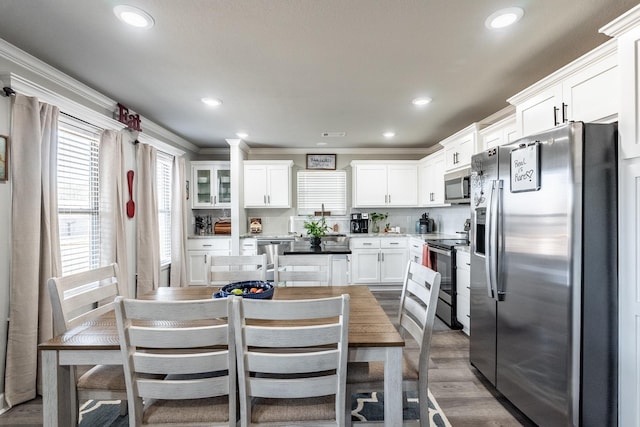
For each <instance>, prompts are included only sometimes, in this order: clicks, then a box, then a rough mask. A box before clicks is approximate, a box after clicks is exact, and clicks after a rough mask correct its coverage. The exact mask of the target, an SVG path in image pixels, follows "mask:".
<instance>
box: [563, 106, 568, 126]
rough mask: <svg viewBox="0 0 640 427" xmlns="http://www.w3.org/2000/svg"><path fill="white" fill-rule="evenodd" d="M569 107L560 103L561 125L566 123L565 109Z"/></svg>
mask: <svg viewBox="0 0 640 427" xmlns="http://www.w3.org/2000/svg"><path fill="white" fill-rule="evenodd" d="M568 106H569V105H568V104H565V103H564V102H563V103H562V123H566V122H567V107H568Z"/></svg>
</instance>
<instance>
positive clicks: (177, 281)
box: [169, 156, 187, 287]
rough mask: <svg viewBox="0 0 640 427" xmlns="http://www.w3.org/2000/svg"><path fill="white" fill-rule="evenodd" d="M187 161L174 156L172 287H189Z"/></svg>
mask: <svg viewBox="0 0 640 427" xmlns="http://www.w3.org/2000/svg"><path fill="white" fill-rule="evenodd" d="M184 170H185V161H184V158H183V157H177V156H174V158H173V176H172V177H171V184H172V188H171V199H172V200H171V277H170V281H169V283H170V286H176V287H178V286H187V245H186V241H187V196H186V188H185V186H186V179H185V172H184Z"/></svg>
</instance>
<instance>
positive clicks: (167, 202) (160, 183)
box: [156, 152, 173, 264]
mask: <svg viewBox="0 0 640 427" xmlns="http://www.w3.org/2000/svg"><path fill="white" fill-rule="evenodd" d="M157 159H158V160H157V162H156V179H157V194H158V225H159V227H160V263H161V264H169V263H171V168H172V165H173V157H172V156H170V155H168V154H166V153H162V152H158V158H157Z"/></svg>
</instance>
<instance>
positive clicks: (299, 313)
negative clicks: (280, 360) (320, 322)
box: [243, 299, 341, 320]
mask: <svg viewBox="0 0 640 427" xmlns="http://www.w3.org/2000/svg"><path fill="white" fill-rule="evenodd" d="M246 301H247V304H245V305H244V306H243V309H244V310H245V311H244V312H245V315H246V316H248V317H251V318H252V319H262V320H306V319H313V318H316V319H322V318H327V317H335V316H340V315H341V307H339V306H333V305H326V306H322V307H318V304H317V301H318V300H317V299H299V300H293V301H283V300H281V301H271V302H274V303H277V305H278V307H282V308H283V309H282V311H279V310H274V308H273V307H274V306H272V305H270V304H257V302H259V300H251V299H248V300H246ZM311 314H313V316H314V317H311Z"/></svg>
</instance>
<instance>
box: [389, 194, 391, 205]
mask: <svg viewBox="0 0 640 427" xmlns="http://www.w3.org/2000/svg"><path fill="white" fill-rule="evenodd" d="M389 204H391V194H389Z"/></svg>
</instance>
